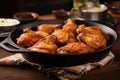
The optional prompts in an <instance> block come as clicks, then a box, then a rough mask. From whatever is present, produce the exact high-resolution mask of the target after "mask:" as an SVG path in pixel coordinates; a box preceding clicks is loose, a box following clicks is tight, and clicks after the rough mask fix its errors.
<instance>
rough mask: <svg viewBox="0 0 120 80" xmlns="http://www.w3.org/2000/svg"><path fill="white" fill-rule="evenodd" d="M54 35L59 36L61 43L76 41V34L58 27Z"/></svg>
mask: <svg viewBox="0 0 120 80" xmlns="http://www.w3.org/2000/svg"><path fill="white" fill-rule="evenodd" d="M52 35H54V36H55V37H56V38H57V41H58V43H59V44H67V43H70V42H75V41H76V39H75V36H74V34H73V33H72V32H69V31H66V30H62V29H56V30H55V31H54V32H53V33H52Z"/></svg>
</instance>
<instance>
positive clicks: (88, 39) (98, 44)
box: [77, 33, 107, 50]
mask: <svg viewBox="0 0 120 80" xmlns="http://www.w3.org/2000/svg"><path fill="white" fill-rule="evenodd" d="M77 39H79V41H82V42H84V43H86V44H87V45H88V46H90V47H92V48H94V49H96V50H97V49H101V48H105V47H106V43H107V42H106V39H105V38H104V36H102V35H96V34H82V33H81V34H79V35H78V36H77Z"/></svg>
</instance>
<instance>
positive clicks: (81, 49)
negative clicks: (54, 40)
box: [57, 42, 94, 54]
mask: <svg viewBox="0 0 120 80" xmlns="http://www.w3.org/2000/svg"><path fill="white" fill-rule="evenodd" d="M91 51H94V49H93V48H91V47H89V46H87V45H86V44H84V43H82V42H81V43H79V42H73V43H68V44H67V45H65V46H63V47H60V48H58V49H57V52H58V53H60V54H69V53H72V54H74V53H79V54H82V53H86V52H91Z"/></svg>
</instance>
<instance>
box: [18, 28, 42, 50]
mask: <svg viewBox="0 0 120 80" xmlns="http://www.w3.org/2000/svg"><path fill="white" fill-rule="evenodd" d="M40 38H41V37H40V36H39V35H37V34H36V33H35V32H34V31H32V30H31V29H27V28H26V29H23V33H22V34H21V35H20V36H19V37H18V38H17V39H16V40H17V44H18V45H20V46H22V47H25V48H27V47H30V46H32V45H33V44H35V43H36V42H37V41H38V40H39V39H40Z"/></svg>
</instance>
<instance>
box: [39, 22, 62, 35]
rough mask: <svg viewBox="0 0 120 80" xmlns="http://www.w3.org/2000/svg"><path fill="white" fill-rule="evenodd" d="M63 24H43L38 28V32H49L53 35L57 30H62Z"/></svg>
mask: <svg viewBox="0 0 120 80" xmlns="http://www.w3.org/2000/svg"><path fill="white" fill-rule="evenodd" d="M61 25H62V24H41V25H39V26H38V31H43V32H47V33H48V34H51V33H52V32H53V31H54V30H55V29H57V28H61Z"/></svg>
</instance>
